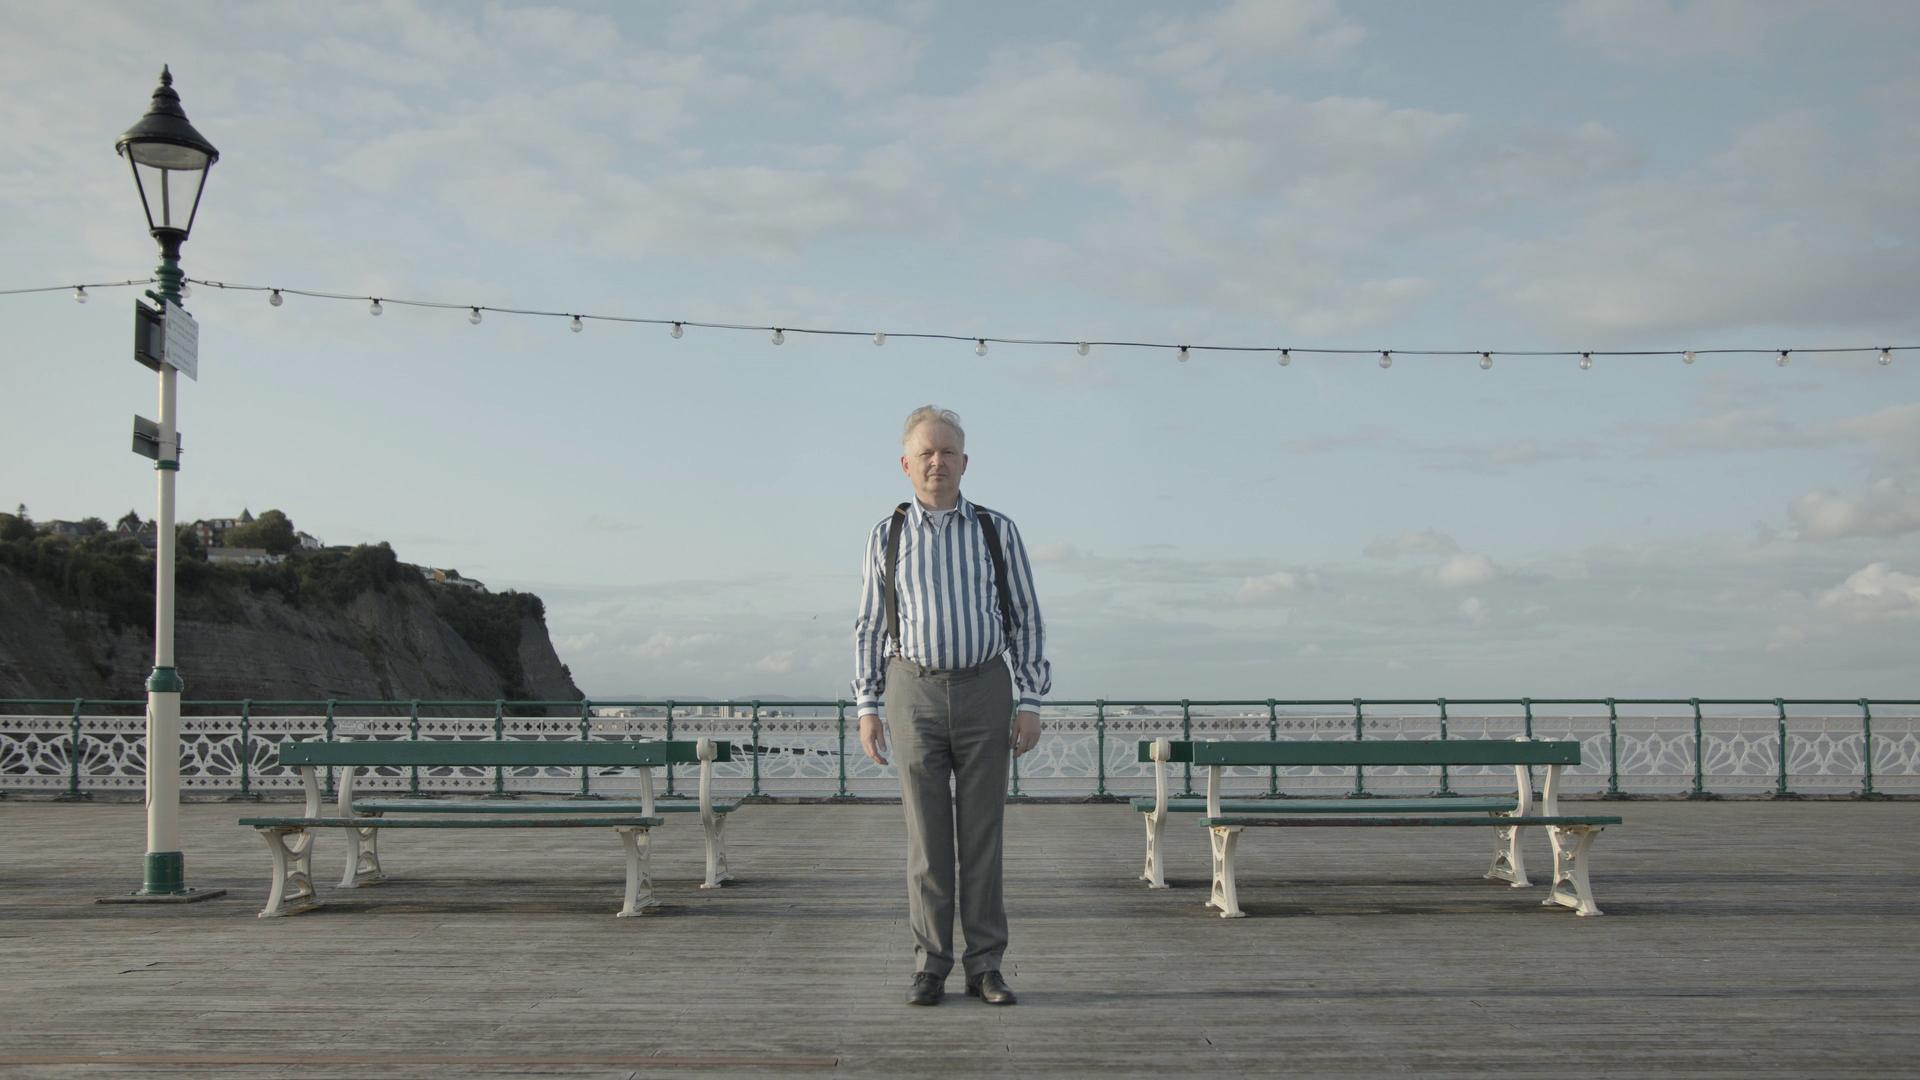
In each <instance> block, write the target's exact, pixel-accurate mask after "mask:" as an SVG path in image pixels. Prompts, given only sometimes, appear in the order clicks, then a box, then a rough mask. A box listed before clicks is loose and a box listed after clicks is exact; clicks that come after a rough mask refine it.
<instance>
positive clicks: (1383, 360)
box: [1380, 349, 1393, 368]
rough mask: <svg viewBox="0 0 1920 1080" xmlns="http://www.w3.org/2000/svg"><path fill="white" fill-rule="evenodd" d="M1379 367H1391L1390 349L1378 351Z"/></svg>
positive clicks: (1391, 355)
mask: <svg viewBox="0 0 1920 1080" xmlns="http://www.w3.org/2000/svg"><path fill="white" fill-rule="evenodd" d="M1380 366H1381V367H1382V368H1390V367H1392V366H1393V350H1392V349H1381V350H1380Z"/></svg>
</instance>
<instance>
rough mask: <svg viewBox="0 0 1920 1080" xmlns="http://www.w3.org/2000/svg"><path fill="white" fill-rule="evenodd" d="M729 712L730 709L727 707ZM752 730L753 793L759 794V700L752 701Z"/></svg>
mask: <svg viewBox="0 0 1920 1080" xmlns="http://www.w3.org/2000/svg"><path fill="white" fill-rule="evenodd" d="M728 711H729V712H731V711H732V710H731V709H729V710H728ZM750 730H751V731H752V732H753V734H752V736H751V737H752V740H753V793H754V794H755V795H758V794H760V702H758V701H755V702H754V703H753V720H752V724H751V727H750Z"/></svg>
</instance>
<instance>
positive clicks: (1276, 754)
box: [1139, 739, 1580, 766]
mask: <svg viewBox="0 0 1920 1080" xmlns="http://www.w3.org/2000/svg"><path fill="white" fill-rule="evenodd" d="M1169 749H1170V751H1171V758H1170V760H1171V761H1172V762H1173V763H1175V764H1193V765H1276V766H1278V765H1285V766H1308V765H1317V766H1348V765H1578V764H1580V744H1579V743H1578V742H1575V741H1572V740H1556V741H1532V742H1525V741H1519V740H1514V739H1287V740H1280V741H1272V742H1267V741H1244V742H1203V741H1199V740H1172V741H1171V742H1170V744H1169ZM1139 756H1140V760H1141V761H1148V762H1150V761H1152V760H1153V740H1151V739H1143V740H1141V742H1140V746H1139Z"/></svg>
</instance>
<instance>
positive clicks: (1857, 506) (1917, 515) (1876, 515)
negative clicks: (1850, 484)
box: [1787, 477, 1920, 540]
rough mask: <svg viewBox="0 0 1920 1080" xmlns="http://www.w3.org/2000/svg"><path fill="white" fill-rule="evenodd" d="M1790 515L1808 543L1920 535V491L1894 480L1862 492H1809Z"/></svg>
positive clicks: (1795, 501)
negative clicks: (1869, 537) (1918, 533)
mask: <svg viewBox="0 0 1920 1080" xmlns="http://www.w3.org/2000/svg"><path fill="white" fill-rule="evenodd" d="M1787 516H1788V517H1790V518H1792V519H1793V523H1794V524H1795V525H1796V526H1798V527H1799V530H1800V536H1801V538H1802V539H1806V540H1844V539H1851V538H1855V537H1867V536H1878V537H1893V536H1905V535H1907V534H1909V533H1914V532H1920V492H1916V491H1913V490H1911V489H1910V488H1908V487H1907V485H1906V484H1905V483H1904V482H1902V481H1900V480H1896V479H1894V478H1891V477H1888V478H1885V479H1882V480H1877V481H1875V482H1874V483H1872V484H1871V485H1869V486H1868V487H1866V488H1865V489H1863V490H1860V491H1853V492H1847V493H1841V492H1836V491H1832V490H1829V489H1825V488H1822V489H1819V490H1816V491H1809V492H1807V493H1806V494H1805V495H1802V496H1800V497H1798V498H1796V499H1794V500H1793V503H1792V504H1791V505H1789V506H1788V507H1787Z"/></svg>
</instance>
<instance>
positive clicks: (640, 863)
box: [614, 825, 660, 919]
mask: <svg viewBox="0 0 1920 1080" xmlns="http://www.w3.org/2000/svg"><path fill="white" fill-rule="evenodd" d="M614 831H615V832H617V833H619V834H620V842H621V844H622V845H624V846H625V847H626V849H627V904H626V906H625V907H623V908H621V909H620V911H619V913H618V914H619V916H620V917H621V918H623V919H625V918H628V917H630V916H634V915H641V914H645V913H646V911H647V910H648V909H649V908H653V907H656V906H658V905H659V903H660V902H659V901H658V900H656V899H654V896H653V858H652V844H651V843H650V840H649V837H648V834H647V830H646V829H644V828H642V827H640V826H637V825H617V826H615V827H614Z"/></svg>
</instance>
